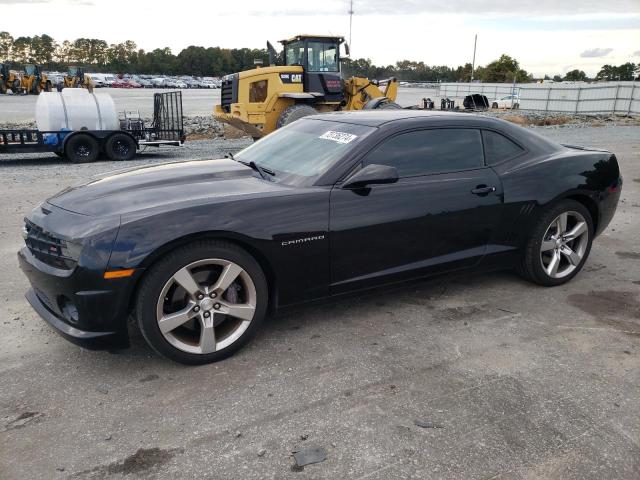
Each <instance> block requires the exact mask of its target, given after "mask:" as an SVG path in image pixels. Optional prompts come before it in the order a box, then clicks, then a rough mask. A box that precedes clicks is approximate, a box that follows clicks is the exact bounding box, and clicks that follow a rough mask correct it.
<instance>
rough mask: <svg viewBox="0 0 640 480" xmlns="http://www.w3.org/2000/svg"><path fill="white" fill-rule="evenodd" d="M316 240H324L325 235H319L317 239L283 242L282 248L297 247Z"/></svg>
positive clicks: (307, 238) (306, 238)
mask: <svg viewBox="0 0 640 480" xmlns="http://www.w3.org/2000/svg"><path fill="white" fill-rule="evenodd" d="M314 240H324V235H317V236H315V237H305V238H296V239H295V240H287V241H285V242H282V246H283V247H286V246H289V245H297V244H299V243H307V242H313V241H314Z"/></svg>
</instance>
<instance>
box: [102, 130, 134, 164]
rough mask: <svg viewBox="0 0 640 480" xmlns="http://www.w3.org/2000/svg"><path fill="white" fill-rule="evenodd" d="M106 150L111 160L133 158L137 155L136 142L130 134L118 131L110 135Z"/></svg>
mask: <svg viewBox="0 0 640 480" xmlns="http://www.w3.org/2000/svg"><path fill="white" fill-rule="evenodd" d="M104 151H105V153H106V154H107V157H109V159H110V160H116V161H121V160H131V159H132V158H133V157H135V156H136V142H134V141H133V139H132V138H131V137H130V136H129V135H125V134H124V133H116V134H115V135H112V136H111V137H109V139H108V140H107V143H106V144H105V146H104Z"/></svg>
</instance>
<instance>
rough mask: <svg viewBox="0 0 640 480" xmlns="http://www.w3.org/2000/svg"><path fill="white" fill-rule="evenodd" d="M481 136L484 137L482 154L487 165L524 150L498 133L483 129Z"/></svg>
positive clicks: (511, 156)
mask: <svg viewBox="0 0 640 480" xmlns="http://www.w3.org/2000/svg"><path fill="white" fill-rule="evenodd" d="M482 136H483V138H484V155H485V158H486V160H487V165H494V164H496V163H499V162H501V161H503V160H507V159H508V158H513V157H515V156H516V155H520V154H521V153H522V152H524V150H523V149H522V148H520V146H518V145H516V144H515V143H513V142H512V141H511V140H509V139H508V138H507V137H505V136H504V135H500V134H499V133H496V132H492V131H490V130H483V131H482Z"/></svg>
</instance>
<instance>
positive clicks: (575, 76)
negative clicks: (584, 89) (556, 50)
mask: <svg viewBox="0 0 640 480" xmlns="http://www.w3.org/2000/svg"><path fill="white" fill-rule="evenodd" d="M564 79H565V80H567V81H569V82H584V81H585V80H586V79H587V74H586V73H584V72H583V71H582V70H578V69H575V70H571V71H570V72H567V74H566V75H565V76H564Z"/></svg>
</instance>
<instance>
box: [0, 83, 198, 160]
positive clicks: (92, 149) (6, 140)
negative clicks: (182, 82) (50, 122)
mask: <svg viewBox="0 0 640 480" xmlns="http://www.w3.org/2000/svg"><path fill="white" fill-rule="evenodd" d="M153 100H154V104H153V121H152V123H151V126H150V127H147V126H145V124H144V121H143V120H142V119H141V118H140V115H139V114H137V115H131V114H127V113H125V114H124V117H123V118H121V119H120V129H119V130H87V129H81V130H67V129H63V130H58V131H40V130H0V154H19V153H46V152H52V153H55V154H56V155H58V156H59V157H64V158H68V159H69V160H71V161H72V162H74V163H85V162H93V161H95V160H96V159H97V158H98V156H100V154H105V155H106V156H107V157H108V158H109V159H110V160H131V159H133V158H134V157H135V156H136V153H137V151H138V150H139V149H141V148H142V147H160V146H180V145H182V144H183V143H184V141H185V139H186V135H185V133H184V123H183V116H182V92H167V93H156V94H154V98H153Z"/></svg>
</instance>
